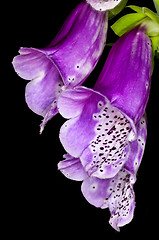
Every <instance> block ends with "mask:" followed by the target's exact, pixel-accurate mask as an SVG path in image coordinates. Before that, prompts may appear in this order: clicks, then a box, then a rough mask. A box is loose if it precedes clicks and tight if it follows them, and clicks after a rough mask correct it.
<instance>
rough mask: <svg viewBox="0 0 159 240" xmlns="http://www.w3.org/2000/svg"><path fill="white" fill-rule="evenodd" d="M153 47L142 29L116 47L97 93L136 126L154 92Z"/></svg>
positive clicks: (101, 77) (112, 51)
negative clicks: (151, 89)
mask: <svg viewBox="0 0 159 240" xmlns="http://www.w3.org/2000/svg"><path fill="white" fill-rule="evenodd" d="M151 69H152V44H151V40H150V39H149V38H148V36H147V35H146V34H145V29H142V28H140V26H139V27H137V28H135V29H133V30H131V31H130V32H129V33H127V34H124V35H123V36H122V37H120V38H119V39H118V41H117V42H116V43H115V44H114V45H113V47H112V49H111V51H110V53H109V55H108V58H107V61H106V63H105V65H104V67H103V70H102V72H101V74H100V76H99V78H98V80H97V82H96V85H95V90H98V91H99V92H101V93H102V94H103V95H105V96H106V97H107V98H108V99H109V100H110V102H111V103H112V104H113V106H116V107H117V108H118V109H120V110H121V111H122V112H124V113H125V114H126V115H127V116H129V117H130V118H131V119H132V120H133V121H134V122H135V124H136V123H137V122H138V121H139V120H140V118H141V117H142V116H143V114H144V112H145V107H146V104H147V101H148V97H149V92H150V81H151V71H152V70H151Z"/></svg>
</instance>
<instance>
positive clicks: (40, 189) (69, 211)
mask: <svg viewBox="0 0 159 240" xmlns="http://www.w3.org/2000/svg"><path fill="white" fill-rule="evenodd" d="M79 2H80V1H75V0H68V1H55V0H54V1H48V0H45V1H41V2H40V1H37V2H36V1H26V2H25V1H24V2H23V3H21V2H20V1H18V2H17V3H16V2H14V3H8V6H7V4H6V6H5V10H6V11H5V17H4V19H3V21H2V25H3V27H4V34H3V37H2V38H3V40H4V45H3V46H2V50H5V56H4V58H3V60H4V61H3V62H5V63H6V64H5V67H6V68H7V69H5V70H4V69H1V71H2V72H4V73H5V76H3V79H2V82H3V83H4V84H5V85H6V86H5V87H4V88H2V89H4V94H5V99H3V101H2V106H5V111H2V115H1V119H2V121H3V124H2V126H1V128H2V130H3V131H4V132H5V137H4V138H3V145H4V148H5V155H3V154H2V156H1V159H2V163H3V164H4V166H2V189H3V190H4V193H3V190H2V199H3V200H4V201H3V202H4V203H3V204H2V209H3V211H4V213H5V214H4V216H3V223H4V229H5V236H6V238H7V237H8V236H9V235H11V236H13V237H16V238H17V239H24V238H25V237H27V238H28V239H30V237H32V238H39V237H41V238H42V239H52V238H57V237H61V238H62V237H67V238H71V237H72V238H76V237H82V238H85V237H89V238H92V237H95V236H97V237H98V238H99V239H101V238H104V239H107V238H108V237H111V238H112V239H116V238H120V237H122V238H123V239H126V238H128V237H137V236H141V235H140V234H145V233H152V232H153V233H154V234H155V233H157V231H158V229H157V228H156V226H157V222H156V221H157V220H156V217H158V213H159V211H158V139H157V138H158V128H157V124H158V116H157V113H158V112H157V109H158V85H157V84H158V82H157V80H158V79H159V61H156V66H155V69H154V74H153V77H152V87H151V93H150V98H149V102H148V106H147V116H148V138H147V144H146V149H145V153H144V157H143V161H142V164H141V166H140V169H139V172H138V176H137V182H136V184H135V186H134V188H135V193H136V209H135V216H134V219H133V221H132V222H131V223H130V224H128V225H126V226H125V227H122V228H121V232H120V233H118V232H116V231H115V230H114V229H112V228H111V226H110V225H109V224H108V220H109V217H110V214H109V210H108V209H106V210H101V209H98V208H95V207H93V206H91V205H90V204H89V203H88V202H87V201H86V200H85V199H84V197H83V196H82V194H81V190H80V186H81V182H74V181H71V180H68V179H66V178H65V177H64V176H63V175H62V174H61V173H60V172H59V171H58V170H57V163H58V162H59V161H61V160H62V156H63V154H64V153H65V152H64V150H63V147H62V146H61V144H60V141H59V138H58V135H59V129H60V127H61V125H62V124H63V122H64V121H65V120H64V119H62V117H61V116H60V115H56V116H55V117H54V118H53V119H52V120H51V121H50V122H49V123H48V124H47V126H46V127H45V130H44V132H43V134H42V135H39V125H40V123H41V120H42V118H41V117H40V116H38V115H36V114H35V113H33V112H32V111H31V110H30V109H29V108H28V107H27V105H26V103H25V98H24V93H25V86H26V84H27V81H25V80H23V79H21V78H20V77H18V76H17V75H16V73H15V72H14V69H13V67H12V64H11V62H12V59H13V57H14V56H15V55H17V54H18V49H19V48H20V47H22V46H23V47H37V48H38V47H39V48H42V47H44V46H46V45H47V44H48V43H49V42H50V41H51V40H52V39H53V38H54V37H55V35H56V34H57V32H58V31H59V29H60V27H61V26H62V24H63V22H64V20H65V19H66V17H67V16H68V14H69V13H70V11H71V10H72V9H73V8H74V7H75V6H76V5H77V4H78V3H79ZM128 3H129V4H134V5H139V6H146V7H150V8H151V9H152V10H155V9H154V5H153V1H150V0H149V1H141V0H140V1H137V0H129V1H128ZM8 7H9V11H8ZM129 12H131V10H129V9H125V10H124V11H123V12H122V14H124V13H129ZM122 14H119V15H118V16H117V17H116V18H115V19H113V20H111V21H110V22H109V25H111V24H113V22H114V21H116V20H117V19H118V17H119V16H122ZM116 39H117V37H116V36H115V34H114V33H113V32H112V31H111V30H110V29H109V31H108V37H107V42H112V41H115V40H116ZM108 52H109V48H108V47H107V48H106V49H105V50H104V53H103V55H102V57H101V59H100V61H99V63H98V65H97V67H96V68H95V70H94V71H93V73H92V74H91V75H90V76H89V78H88V79H87V81H86V82H85V84H84V85H85V86H89V87H93V85H94V82H95V81H96V79H97V77H98V75H99V73H100V70H101V69H102V66H103V64H104V62H105V59H106V56H107V54H108ZM2 95H3V90H1V96H2ZM4 103H6V104H4ZM6 123H7V124H6ZM3 156H5V157H3Z"/></svg>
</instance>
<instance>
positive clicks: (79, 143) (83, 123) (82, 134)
mask: <svg viewBox="0 0 159 240" xmlns="http://www.w3.org/2000/svg"><path fill="white" fill-rule="evenodd" d="M80 88H81V91H84V93H83V94H82V95H83V96H84V98H81V97H80V98H79V106H78V102H77V103H75V106H76V107H77V109H78V110H77V111H76V113H77V112H78V113H79V112H80V111H82V112H81V115H79V116H76V117H75V118H72V119H70V120H68V121H66V122H65V123H64V124H63V126H62V127H61V130H60V141H61V143H62V145H63V146H64V148H65V150H66V152H68V153H69V154H70V155H71V156H74V157H75V158H78V157H80V155H81V153H82V152H83V150H84V149H85V148H86V147H87V146H88V145H89V144H90V141H91V140H92V139H93V138H94V137H95V135H96V134H95V132H94V127H95V125H96V121H95V120H94V119H93V114H94V113H98V112H99V111H100V109H99V106H98V104H97V103H98V102H100V100H102V101H105V97H104V96H101V95H100V94H96V93H95V92H94V91H93V90H91V89H87V88H82V87H79V88H77V89H78V90H75V91H76V92H77V96H78V95H79V89H80ZM64 95H65V93H63V95H62V96H64ZM66 95H67V94H66ZM73 96H75V95H73ZM85 96H86V97H85ZM87 96H89V98H87ZM81 99H82V101H81ZM77 100H78V99H77V98H76V100H75V101H77ZM59 101H60V97H59ZM66 103H68V104H69V103H70V101H68V102H67V101H66ZM58 107H59V112H60V113H61V108H62V112H63V107H62V106H61V107H60V105H59V106H58ZM65 107H66V105H65ZM68 107H72V105H71V106H70V105H68ZM68 107H66V109H68ZM71 114H72V111H71V112H70V113H69V115H71ZM75 115H77V114H75Z"/></svg>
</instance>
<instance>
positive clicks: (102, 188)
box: [81, 177, 111, 208]
mask: <svg viewBox="0 0 159 240" xmlns="http://www.w3.org/2000/svg"><path fill="white" fill-rule="evenodd" d="M110 185H111V180H105V179H99V178H96V177H87V178H86V179H85V180H84V181H83V183H82V186H81V191H82V194H83V196H84V197H85V198H86V200H87V201H88V202H89V203H90V204H92V205H94V206H95V207H100V208H107V207H108V198H109V196H110V191H109V187H110Z"/></svg>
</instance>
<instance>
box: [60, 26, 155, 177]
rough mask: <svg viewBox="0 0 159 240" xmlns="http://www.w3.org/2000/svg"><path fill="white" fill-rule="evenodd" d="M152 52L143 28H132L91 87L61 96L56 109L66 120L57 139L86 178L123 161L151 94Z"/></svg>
mask: <svg viewBox="0 0 159 240" xmlns="http://www.w3.org/2000/svg"><path fill="white" fill-rule="evenodd" d="M151 52H152V48H151V42H150V39H149V38H148V37H147V36H146V35H145V32H144V29H140V28H139V27H138V28H135V29H134V30H132V31H131V32H129V33H128V34H125V35H124V36H122V37H121V38H120V39H119V40H118V41H117V42H116V43H115V44H114V46H113V47H112V49H111V51H110V53H109V56H108V58H107V61H106V63H105V66H104V68H103V70H102V72H101V74H100V76H99V78H98V80H97V82H96V85H95V88H94V90H91V89H88V88H84V87H77V88H75V89H74V90H67V91H65V92H63V93H62V94H61V95H60V97H59V101H58V108H59V112H60V113H61V114H62V116H63V117H65V118H68V119H69V118H70V119H69V120H68V121H67V122H65V123H64V125H63V126H62V127H61V130H60V140H61V143H62V144H63V146H64V148H65V150H66V152H68V153H69V154H70V155H71V156H73V157H75V158H80V160H81V163H82V165H83V167H84V169H85V171H86V172H87V173H88V175H89V176H94V177H99V178H103V179H105V178H112V177H114V176H115V175H116V174H117V173H118V172H119V170H120V169H121V168H122V167H123V166H124V164H125V162H126V161H127V158H128V156H129V145H130V142H132V141H134V140H135V139H136V137H137V134H136V124H137V123H138V122H139V120H140V119H141V117H142V116H143V114H144V112H145V107H146V104H147V100H148V96H149V91H150V80H151V64H152V57H151Z"/></svg>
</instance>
